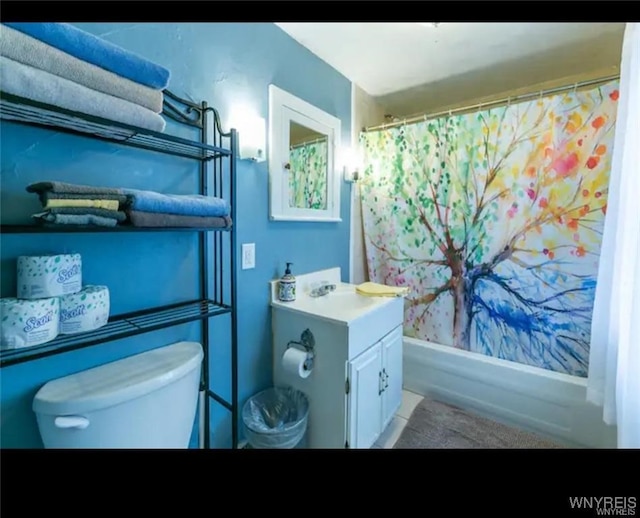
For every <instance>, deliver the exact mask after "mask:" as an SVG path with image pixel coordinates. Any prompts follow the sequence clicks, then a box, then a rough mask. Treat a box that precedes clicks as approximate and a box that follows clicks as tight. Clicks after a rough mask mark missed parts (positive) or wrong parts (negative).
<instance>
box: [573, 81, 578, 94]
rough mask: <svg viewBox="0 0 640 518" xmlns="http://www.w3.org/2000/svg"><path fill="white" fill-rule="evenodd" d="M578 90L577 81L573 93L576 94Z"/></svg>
mask: <svg viewBox="0 0 640 518" xmlns="http://www.w3.org/2000/svg"><path fill="white" fill-rule="evenodd" d="M577 91H578V83H576V84H575V85H573V93H574V95H575V93H576V92H577Z"/></svg>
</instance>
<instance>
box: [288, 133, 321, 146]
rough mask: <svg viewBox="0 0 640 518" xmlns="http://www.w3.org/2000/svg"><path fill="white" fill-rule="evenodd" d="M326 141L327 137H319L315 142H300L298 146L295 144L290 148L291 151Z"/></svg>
mask: <svg viewBox="0 0 640 518" xmlns="http://www.w3.org/2000/svg"><path fill="white" fill-rule="evenodd" d="M325 140H327V137H326V136H323V137H318V138H316V139H313V140H307V141H306V142H298V143H297V144H293V145H291V146H289V149H295V148H297V147H303V146H308V145H309V144H315V143H316V142H324V141H325Z"/></svg>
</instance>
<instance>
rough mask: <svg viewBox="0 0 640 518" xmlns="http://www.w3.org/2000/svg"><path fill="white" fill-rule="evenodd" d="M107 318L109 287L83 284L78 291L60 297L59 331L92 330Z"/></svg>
mask: <svg viewBox="0 0 640 518" xmlns="http://www.w3.org/2000/svg"><path fill="white" fill-rule="evenodd" d="M108 320H109V288H107V287H106V286H85V287H84V288H82V289H81V290H80V291H79V292H78V293H72V294H71V295H65V296H63V297H60V333H62V334H64V335H71V334H74V333H84V332H85V331H92V330H94V329H98V328H99V327H102V326H103V325H105V324H106V323H107V322H108Z"/></svg>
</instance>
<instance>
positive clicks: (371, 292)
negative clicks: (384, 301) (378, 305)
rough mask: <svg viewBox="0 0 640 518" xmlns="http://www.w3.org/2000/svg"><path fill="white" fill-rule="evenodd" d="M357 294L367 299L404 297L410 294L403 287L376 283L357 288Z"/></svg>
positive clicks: (361, 285)
mask: <svg viewBox="0 0 640 518" xmlns="http://www.w3.org/2000/svg"><path fill="white" fill-rule="evenodd" d="M356 292H357V293H359V294H360V295H364V296H365V297H402V296H403V295H406V294H407V293H409V288H407V287H403V286H385V285H384V284H378V283H375V282H363V283H362V284H359V285H358V286H356Z"/></svg>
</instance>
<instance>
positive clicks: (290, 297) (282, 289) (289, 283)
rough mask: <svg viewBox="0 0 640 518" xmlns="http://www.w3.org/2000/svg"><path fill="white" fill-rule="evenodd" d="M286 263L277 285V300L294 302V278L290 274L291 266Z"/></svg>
mask: <svg viewBox="0 0 640 518" xmlns="http://www.w3.org/2000/svg"><path fill="white" fill-rule="evenodd" d="M292 264H293V263H287V269H286V270H285V271H284V275H283V276H282V278H281V279H280V282H279V284H278V298H279V299H280V300H281V301H282V302H293V301H294V300H296V278H295V277H294V276H293V274H292V273H291V265H292Z"/></svg>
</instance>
